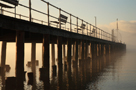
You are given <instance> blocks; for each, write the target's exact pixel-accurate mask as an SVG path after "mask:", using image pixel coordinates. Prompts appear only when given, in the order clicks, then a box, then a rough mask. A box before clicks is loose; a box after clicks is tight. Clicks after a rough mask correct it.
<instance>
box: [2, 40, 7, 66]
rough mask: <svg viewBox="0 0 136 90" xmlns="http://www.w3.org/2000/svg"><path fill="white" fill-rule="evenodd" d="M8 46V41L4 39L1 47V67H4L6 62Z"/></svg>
mask: <svg viewBox="0 0 136 90" xmlns="http://www.w3.org/2000/svg"><path fill="white" fill-rule="evenodd" d="M6 46H7V42H6V41H2V48H1V67H3V68H4V66H5V62H6Z"/></svg>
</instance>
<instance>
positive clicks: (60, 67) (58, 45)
mask: <svg viewBox="0 0 136 90" xmlns="http://www.w3.org/2000/svg"><path fill="white" fill-rule="evenodd" d="M57 53H58V70H59V71H62V37H59V36H58V38H57Z"/></svg>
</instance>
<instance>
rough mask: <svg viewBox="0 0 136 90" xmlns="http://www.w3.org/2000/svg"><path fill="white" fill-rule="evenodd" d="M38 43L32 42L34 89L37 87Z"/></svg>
mask: <svg viewBox="0 0 136 90" xmlns="http://www.w3.org/2000/svg"><path fill="white" fill-rule="evenodd" d="M35 61H36V43H35V42H32V48H31V62H32V72H33V87H32V88H33V89H34V88H36V78H35V77H36V66H35Z"/></svg>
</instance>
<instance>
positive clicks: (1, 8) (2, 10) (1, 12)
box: [1, 6, 3, 14]
mask: <svg viewBox="0 0 136 90" xmlns="http://www.w3.org/2000/svg"><path fill="white" fill-rule="evenodd" d="M1 14H3V9H2V6H1Z"/></svg>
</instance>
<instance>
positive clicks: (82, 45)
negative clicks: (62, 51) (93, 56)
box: [81, 41, 84, 60]
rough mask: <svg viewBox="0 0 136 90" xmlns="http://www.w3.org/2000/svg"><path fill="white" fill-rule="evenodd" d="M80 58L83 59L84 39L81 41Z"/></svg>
mask: <svg viewBox="0 0 136 90" xmlns="http://www.w3.org/2000/svg"><path fill="white" fill-rule="evenodd" d="M81 52H82V54H81V59H82V60H83V59H84V41H81Z"/></svg>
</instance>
